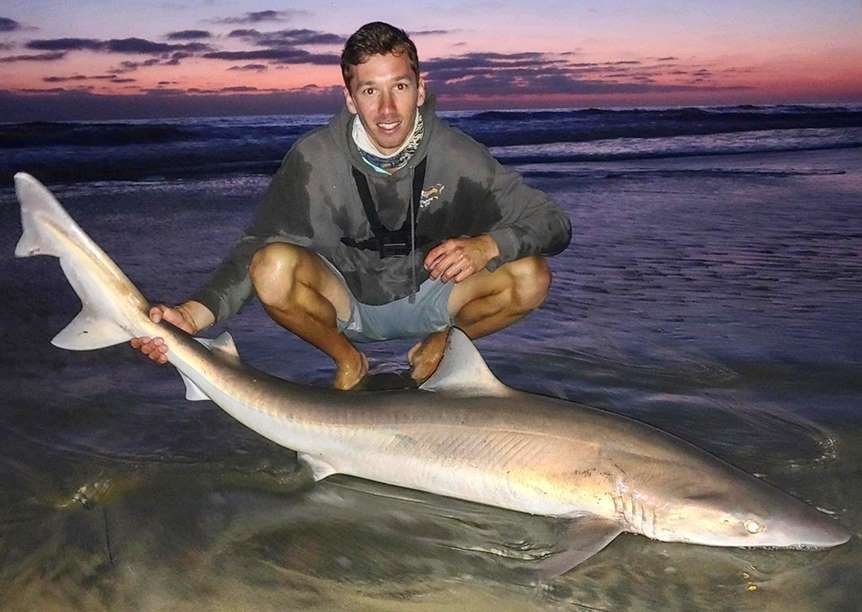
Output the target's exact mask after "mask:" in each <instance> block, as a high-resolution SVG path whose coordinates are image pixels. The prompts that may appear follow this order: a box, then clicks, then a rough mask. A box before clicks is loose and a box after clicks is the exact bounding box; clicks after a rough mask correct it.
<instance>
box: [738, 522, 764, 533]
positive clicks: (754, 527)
mask: <svg viewBox="0 0 862 612" xmlns="http://www.w3.org/2000/svg"><path fill="white" fill-rule="evenodd" d="M742 524H743V526H744V527H745V530H746V531H747V532H748V533H760V532H761V531H763V525H761V524H760V523H758V522H757V521H755V520H754V519H747V520H746V521H744V522H743V523H742Z"/></svg>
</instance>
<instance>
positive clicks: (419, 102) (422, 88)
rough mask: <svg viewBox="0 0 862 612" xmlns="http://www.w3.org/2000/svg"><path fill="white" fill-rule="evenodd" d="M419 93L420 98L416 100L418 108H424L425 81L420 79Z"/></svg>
mask: <svg viewBox="0 0 862 612" xmlns="http://www.w3.org/2000/svg"><path fill="white" fill-rule="evenodd" d="M417 91H418V92H419V97H418V98H416V106H422V105H423V104H425V79H423V78H420V79H419V85H418V86H417Z"/></svg>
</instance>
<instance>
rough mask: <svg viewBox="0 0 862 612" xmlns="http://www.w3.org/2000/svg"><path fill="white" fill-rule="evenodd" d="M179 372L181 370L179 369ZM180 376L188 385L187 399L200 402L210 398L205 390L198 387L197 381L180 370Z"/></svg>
mask: <svg viewBox="0 0 862 612" xmlns="http://www.w3.org/2000/svg"><path fill="white" fill-rule="evenodd" d="M177 371H178V372H179V370H177ZM180 378H182V379H183V382H184V383H185V385H186V399H187V400H189V401H190V402H199V401H201V400H208V399H210V397H209V396H208V395H207V394H206V393H204V392H203V390H202V389H201V388H200V387H198V386H197V385H196V384H195V382H194V381H193V380H192V379H191V378H189V377H188V376H186V375H185V374H183V373H182V372H180Z"/></svg>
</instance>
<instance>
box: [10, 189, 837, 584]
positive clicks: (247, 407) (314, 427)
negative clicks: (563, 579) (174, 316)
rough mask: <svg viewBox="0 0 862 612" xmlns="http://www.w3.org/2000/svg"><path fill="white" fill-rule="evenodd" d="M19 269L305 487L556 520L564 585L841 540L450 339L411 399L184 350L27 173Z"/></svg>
mask: <svg viewBox="0 0 862 612" xmlns="http://www.w3.org/2000/svg"><path fill="white" fill-rule="evenodd" d="M15 188H16V193H17V197H18V200H19V203H20V206H21V222H22V227H23V232H22V235H21V238H20V240H19V242H18V244H17V246H16V248H15V255H16V256H17V257H30V256H35V255H51V256H54V257H57V258H59V260H60V266H61V268H62V270H63V272H64V273H65V276H66V278H67V279H68V281H69V283H70V284H71V286H72V288H73V289H74V290H75V292H76V293H77V295H78V296H79V297H80V299H81V303H82V309H81V311H80V313H79V314H78V315H77V316H76V317H74V318H73V319H72V321H71V322H70V323H69V324H68V325H67V326H66V327H65V328H63V329H62V330H61V331H60V332H59V333H58V334H57V335H56V336H55V337H54V338H53V340H52V341H51V342H52V344H54V345H55V346H57V347H59V348H62V349H68V350H75V351H81V350H95V349H99V348H103V347H107V346H111V345H114V344H118V343H122V342H126V341H128V340H129V339H130V338H132V337H135V336H150V337H156V336H161V337H163V338H164V339H165V341H166V342H167V344H168V346H169V347H170V350H169V352H168V359H169V362H170V363H171V364H172V365H173V366H174V367H175V368H176V369H177V370H178V371H179V374H180V376H181V377H182V380H183V381H184V383H185V388H186V398H187V399H188V400H210V401H212V402H214V403H215V404H217V405H218V406H219V407H220V408H221V409H223V410H224V411H226V412H227V413H228V414H230V415H231V416H233V417H234V418H235V419H236V420H238V421H239V422H240V423H242V424H244V425H245V426H247V427H249V428H251V429H252V430H254V431H255V432H257V433H258V434H260V435H262V436H265V437H266V438H269V439H270V440H272V441H274V442H276V443H278V444H280V445H282V446H285V447H287V448H290V449H292V450H294V451H296V452H297V454H298V457H299V459H300V461H302V462H303V463H304V464H305V465H306V466H307V467H308V469H309V472H310V474H311V475H312V476H313V478H314V479H315V480H316V481H317V480H321V479H324V478H327V477H328V476H330V475H332V474H346V475H349V476H353V477H357V478H362V479H368V480H371V481H377V482H381V483H385V484H388V485H394V486H397V487H405V488H408V489H415V490H420V491H425V492H428V493H432V494H436V495H440V496H446V497H450V498H457V499H461V500H466V501H469V502H476V503H479V504H485V505H488V506H496V507H499V508H505V509H508V510H514V511H517V512H522V513H528V514H532V515H541V516H545V517H554V518H555V519H559V520H560V521H561V524H563V525H564V526H565V528H564V529H562V530H561V534H560V538H559V542H558V543H557V544H556V545H555V547H554V548H553V550H550V551H548V553H547V554H546V555H544V556H543V557H542V558H539V559H537V560H536V561H535V571H536V572H537V573H538V574H539V576H541V577H543V578H551V577H555V576H559V575H561V574H564V573H565V572H567V571H569V570H571V569H572V568H574V567H576V566H577V565H579V564H580V563H582V562H584V561H585V560H586V559H589V558H590V557H592V556H593V555H595V554H596V553H598V552H599V551H601V550H602V549H603V548H605V546H607V545H608V544H609V543H610V542H611V541H612V540H614V538H616V537H617V536H618V535H619V534H621V533H623V532H629V533H634V534H640V535H642V536H646V537H647V538H651V539H654V540H659V541H663V542H685V543H690V544H699V545H707V546H726V547H770V548H795V549H822V548H829V547H834V546H838V545H840V544H843V543H845V542H847V541H848V540H849V539H850V537H851V534H850V533H849V532H848V531H847V530H846V529H845V528H844V527H842V526H841V525H840V524H839V523H838V522H837V521H836V520H834V519H833V518H832V517H830V516H827V515H826V514H824V513H823V512H820V511H819V510H817V509H816V508H815V507H813V506H811V505H809V504H808V503H805V502H804V501H802V500H800V499H798V498H796V497H794V496H792V495H790V494H789V493H786V492H784V491H782V490H780V489H779V488H777V487H775V486H773V485H771V484H769V483H767V482H765V481H764V480H762V479H760V478H757V477H754V476H752V475H750V474H748V473H746V472H745V471H743V470H741V469H739V468H737V467H734V466H733V465H731V464H730V463H728V462H726V461H724V460H722V459H720V458H718V457H716V456H714V455H712V454H710V453H708V452H706V451H704V450H701V449H700V448H698V447H696V446H695V445H693V444H691V443H689V442H686V441H685V440H683V439H681V438H679V437H676V436H674V435H671V434H668V433H666V432H663V431H661V430H659V429H658V428H655V427H653V426H651V425H649V424H646V423H644V422H641V421H638V420H635V419H632V418H629V417H626V416H623V415H620V414H616V413H612V412H609V411H604V410H599V409H596V408H592V407H589V406H586V405H582V404H580V403H576V402H571V401H566V400H563V399H558V398H554V397H547V396H543V395H538V394H534V393H528V392H524V391H519V390H516V389H513V388H511V387H508V386H507V385H505V384H504V383H502V382H501V381H500V380H499V379H498V378H497V377H496V376H495V375H494V374H493V373H492V372H491V370H490V369H489V368H488V366H487V364H486V363H485V361H484V360H483V359H482V357H481V355H480V354H479V352H478V350H477V349H476V347H475V346H474V345H473V343H472V342H471V341H470V339H469V338H468V337H467V336H466V335H465V334H464V333H463V332H461V331H460V330H458V329H457V328H452V330H451V331H450V333H449V338H448V341H447V347H446V350H445V353H444V355H443V358H442V359H441V362H440V364H439V366H438V367H437V370H436V371H435V372H434V374H433V375H432V376H431V377H430V378H429V379H428V380H427V381H426V382H425V383H424V384H422V385H421V386H420V387H419V388H418V389H402V390H389V391H376V392H372V391H365V392H363V391H337V390H332V389H324V388H318V387H313V386H308V385H300V384H296V383H292V382H290V381H288V380H284V379H281V378H278V377H275V376H272V375H270V374H267V373H265V372H262V371H260V370H257V369H255V368H252V367H250V366H248V365H246V364H245V363H243V361H242V360H241V359H240V357H239V354H238V352H237V348H236V345H235V343H234V341H233V339H232V338H231V336H230V335H229V334H228V333H224V334H222V335H220V336H218V337H217V338H215V339H202V338H194V337H192V336H190V335H188V334H186V333H185V332H183V331H181V330H179V329H177V328H175V327H173V326H171V325H169V324H166V323H163V322H160V323H154V322H152V321H151V320H150V319H149V317H148V310H149V307H150V304H149V302H148V301H147V300H146V299H145V298H144V296H143V295H142V294H141V293H140V291H138V289H137V288H136V287H135V286H134V284H133V283H132V282H131V281H130V280H129V278H128V277H127V276H126V275H125V274H124V273H123V272H122V271H121V270H120V269H119V267H118V266H117V265H116V264H115V263H114V262H113V261H112V260H111V259H110V257H108V255H106V254H105V252H104V251H102V249H101V248H100V247H99V246H98V245H96V244H95V242H93V241H92V240H91V239H90V238H89V237H88V236H87V234H86V233H85V232H84V231H83V230H82V229H81V228H80V227H79V226H78V224H77V223H76V222H75V221H74V220H73V219H72V218H71V217H70V216H69V214H68V213H67V212H66V211H65V210H64V209H63V207H62V206H61V205H60V203H59V202H58V201H57V200H56V198H55V197H54V196H53V195H52V194H51V192H50V191H49V190H48V189H47V188H46V187H45V186H43V185H42V184H41V183H39V181H37V180H36V179H35V178H33V177H32V176H30V175H28V174H26V173H18V174H16V175H15Z"/></svg>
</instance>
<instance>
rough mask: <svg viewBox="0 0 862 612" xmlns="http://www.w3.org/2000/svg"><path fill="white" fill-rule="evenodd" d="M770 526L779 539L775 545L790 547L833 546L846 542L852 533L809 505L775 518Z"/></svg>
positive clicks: (773, 534)
mask: <svg viewBox="0 0 862 612" xmlns="http://www.w3.org/2000/svg"><path fill="white" fill-rule="evenodd" d="M770 527H771V528H770V530H769V531H771V532H772V536H773V537H777V540H778V541H777V542H775V543H774V544H773V545H774V546H783V547H788V548H832V547H833V546H840V545H841V544H844V543H845V542H847V541H848V540H849V539H850V537H851V535H852V534H851V533H850V532H849V531H848V530H847V529H845V528H844V527H842V526H841V525H840V524H839V523H838V522H837V521H835V520H833V519H832V518H830V517H828V516H826V515H825V514H823V513H822V512H819V511H818V510H815V509H814V508H811V507H808V506H802V507H797V508H794V510H793V511H792V512H790V513H788V515H785V516H783V517H777V518H775V519H773V521H772V525H771V526H770Z"/></svg>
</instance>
